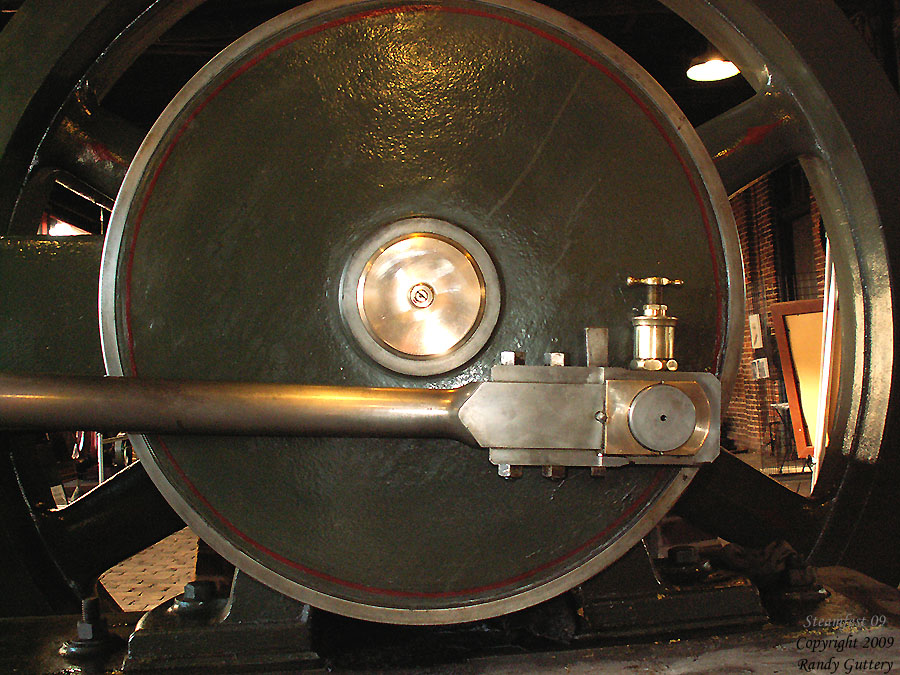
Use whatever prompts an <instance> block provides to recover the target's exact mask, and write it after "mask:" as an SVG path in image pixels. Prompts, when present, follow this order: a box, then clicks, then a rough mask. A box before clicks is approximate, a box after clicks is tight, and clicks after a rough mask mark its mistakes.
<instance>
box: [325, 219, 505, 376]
mask: <svg viewBox="0 0 900 675" xmlns="http://www.w3.org/2000/svg"><path fill="white" fill-rule="evenodd" d="M499 308H500V290H499V281H498V278H497V271H496V269H495V268H494V264H493V262H491V259H490V256H489V255H488V253H487V251H486V250H485V249H484V247H483V246H482V245H481V244H480V243H478V241H477V240H475V238H474V237H472V236H471V235H469V234H468V233H467V232H466V231H465V230H463V229H461V228H459V227H456V226H455V225H451V224H450V223H447V222H445V221H442V220H437V219H435V218H408V219H405V220H402V221H400V222H397V223H394V224H393V225H391V226H389V227H387V228H385V229H383V230H381V231H380V232H378V233H376V234H375V236H374V237H372V238H371V239H369V240H368V241H367V242H366V243H365V244H364V245H363V246H362V247H361V248H360V249H359V250H358V251H357V252H356V254H355V255H354V256H353V258H352V260H351V262H350V264H349V265H348V266H347V269H346V271H345V273H344V277H343V279H342V283H341V311H342V314H343V317H344V320H345V321H346V323H347V327H348V328H349V330H350V332H351V333H352V334H353V336H354V337H355V338H356V340H357V344H359V346H360V347H361V348H362V350H363V351H364V352H365V353H366V354H367V355H368V356H370V357H371V358H373V359H374V360H375V361H377V362H378V363H380V364H381V365H383V366H386V367H387V368H390V369H391V370H394V371H397V372H400V373H406V374H409V375H434V374H437V373H442V372H446V371H449V370H452V369H454V368H457V367H459V366H461V365H463V364H464V363H466V362H467V361H468V360H470V359H471V358H472V357H473V356H475V354H477V352H478V351H479V350H480V349H481V348H482V347H483V346H484V344H485V342H486V341H487V339H488V338H489V337H490V335H491V331H492V330H493V328H494V325H495V324H496V322H497V316H498V313H499Z"/></svg>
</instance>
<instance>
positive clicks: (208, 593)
mask: <svg viewBox="0 0 900 675" xmlns="http://www.w3.org/2000/svg"><path fill="white" fill-rule="evenodd" d="M215 595H216V584H215V582H212V581H191V582H188V583H187V584H185V586H184V599H185V600H187V601H193V602H208V601H209V600H212V599H213V598H214V597H215Z"/></svg>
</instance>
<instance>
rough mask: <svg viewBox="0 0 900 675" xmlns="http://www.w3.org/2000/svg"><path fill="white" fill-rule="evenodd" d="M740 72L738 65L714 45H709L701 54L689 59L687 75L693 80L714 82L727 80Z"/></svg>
mask: <svg viewBox="0 0 900 675" xmlns="http://www.w3.org/2000/svg"><path fill="white" fill-rule="evenodd" d="M740 72H741V71H740V70H738V67H737V66H736V65H734V64H733V63H732V62H731V61H729V60H727V59H726V58H725V57H724V56H722V54H720V53H719V52H718V51H717V50H716V49H715V47H710V48H709V49H708V50H706V51H705V52H704V53H703V54H702V55H701V56H698V57H697V58H695V59H692V60H691V65H690V68H688V69H687V76H688V78H690V79H692V80H694V81H695V82H716V81H718V80H727V79H728V78H729V77H734V76H735V75H737V74H738V73H740Z"/></svg>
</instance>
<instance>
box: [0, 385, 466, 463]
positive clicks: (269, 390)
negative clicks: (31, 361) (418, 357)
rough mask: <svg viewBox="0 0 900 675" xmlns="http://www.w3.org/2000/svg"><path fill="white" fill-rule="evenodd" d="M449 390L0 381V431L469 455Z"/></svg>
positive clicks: (458, 393) (458, 396) (455, 393)
mask: <svg viewBox="0 0 900 675" xmlns="http://www.w3.org/2000/svg"><path fill="white" fill-rule="evenodd" d="M478 386H479V385H478V384H471V385H467V386H464V387H461V388H458V389H403V388H368V387H331V386H310V385H296V384H260V383H247V382H204V381H181V380H154V379H143V378H131V377H71V376H70V377H57V376H45V375H44V376H42V375H13V374H6V373H4V374H0V427H3V428H17V429H42V430H53V429H60V430H65V429H100V430H115V431H121V430H125V431H129V432H137V433H150V432H156V433H179V434H222V435H253V436H265V435H298V436H357V437H372V436H387V437H400V438H416V437H426V438H429V437H437V438H453V439H456V440H459V441H462V442H464V443H468V444H470V445H473V446H476V447H478V443H477V442H476V441H475V439H474V438H473V437H472V434H471V433H470V432H469V430H468V429H467V428H466V426H465V425H464V424H463V423H462V422H461V421H460V418H459V408H460V407H461V406H462V404H463V403H465V401H466V400H468V398H469V397H470V396H471V395H472V394H473V393H474V392H475V390H476V389H477V388H478Z"/></svg>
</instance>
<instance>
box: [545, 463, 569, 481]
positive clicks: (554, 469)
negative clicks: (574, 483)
mask: <svg viewBox="0 0 900 675" xmlns="http://www.w3.org/2000/svg"><path fill="white" fill-rule="evenodd" d="M541 475H542V476H543V477H544V478H549V479H550V480H562V479H563V478H565V477H566V467H564V466H556V465H549V466H542V467H541Z"/></svg>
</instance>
